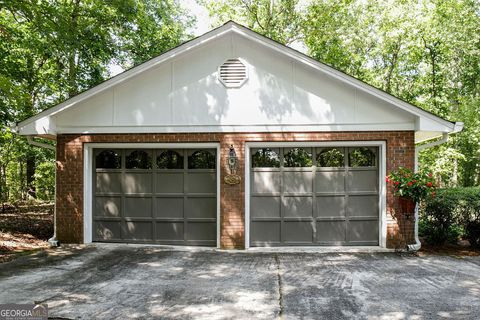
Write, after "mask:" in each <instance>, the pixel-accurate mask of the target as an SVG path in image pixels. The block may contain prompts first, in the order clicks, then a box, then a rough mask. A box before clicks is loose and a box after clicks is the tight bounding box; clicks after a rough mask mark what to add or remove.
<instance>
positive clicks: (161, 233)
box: [92, 148, 217, 246]
mask: <svg viewBox="0 0 480 320" xmlns="http://www.w3.org/2000/svg"><path fill="white" fill-rule="evenodd" d="M215 153H216V150H214V149H209V150H208V151H206V150H205V149H202V148H200V149H194V150H193V149H181V150H179V149H175V150H173V149H159V150H156V149H146V150H137V149H124V150H113V151H112V150H109V149H107V150H105V149H103V150H102V149H95V150H94V154H95V155H96V157H95V172H94V177H93V178H94V181H95V189H94V192H95V193H94V198H93V201H92V205H93V226H92V238H93V240H94V241H104V242H109V241H110V242H133V243H135V242H137V243H160V244H176V245H208V246H212V245H215V244H216V238H217V181H216V180H217V179H216V165H217V164H216V155H215ZM187 155H189V156H188V157H187Z"/></svg>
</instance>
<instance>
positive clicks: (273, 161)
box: [252, 148, 280, 168]
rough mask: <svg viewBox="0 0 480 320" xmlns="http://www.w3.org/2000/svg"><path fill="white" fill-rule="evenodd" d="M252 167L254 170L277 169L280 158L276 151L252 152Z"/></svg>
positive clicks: (260, 150) (261, 150)
mask: <svg viewBox="0 0 480 320" xmlns="http://www.w3.org/2000/svg"><path fill="white" fill-rule="evenodd" d="M254 152H255V153H254V154H253V156H252V166H253V167H254V168H279V167H280V157H279V151H278V149H270V148H263V149H258V150H257V151H254Z"/></svg>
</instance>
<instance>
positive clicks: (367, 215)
mask: <svg viewBox="0 0 480 320" xmlns="http://www.w3.org/2000/svg"><path fill="white" fill-rule="evenodd" d="M300 149H302V150H303V149H305V148H301V147H300V148H295V147H285V148H278V149H276V153H277V155H278V156H277V157H278V161H277V162H276V164H277V165H276V166H273V165H271V164H269V163H263V162H261V161H260V162H259V159H260V160H261V159H263V158H261V157H259V155H258V154H257V153H258V152H257V153H254V152H252V159H251V160H252V161H251V168H250V170H251V171H250V179H251V195H250V224H251V228H250V244H251V245H252V246H262V245H365V244H366V245H376V244H378V240H376V239H378V230H379V228H378V225H377V226H376V225H375V223H373V224H372V223H371V221H372V220H374V221H376V223H378V221H379V216H380V209H379V201H378V200H379V194H378V189H379V187H378V183H379V181H378V179H379V178H378V172H379V163H380V161H379V159H378V154H379V152H378V147H363V146H362V147H343V146H342V147H330V146H329V147H314V148H307V149H308V150H307V149H305V150H307V154H305V153H304V155H302V156H299V154H300V151H298V150H300ZM252 150H253V151H255V150H260V149H252ZM261 150H268V148H263V149H261ZM292 150H295V152H292ZM310 154H311V155H312V156H310ZM255 157H257V158H259V159H255ZM306 158H308V159H309V161H307V162H306V161H303V160H302V159H306ZM292 159H293V160H292ZM255 160H257V162H255ZM297 160H298V161H297ZM300 160H302V161H303V162H302V161H300ZM311 160H313V161H311ZM300 162H301V163H300ZM259 163H260V165H259ZM265 166H268V167H265ZM262 196H263V197H265V198H262ZM278 200H280V204H281V208H280V210H278Z"/></svg>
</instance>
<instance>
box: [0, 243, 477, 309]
mask: <svg viewBox="0 0 480 320" xmlns="http://www.w3.org/2000/svg"><path fill="white" fill-rule="evenodd" d="M0 288H1V290H0V303H7V302H11V303H32V302H33V301H37V302H42V303H47V304H48V305H49V308H50V315H51V317H53V318H68V319H70V318H71V319H76V318H80V319H99V318H105V319H128V318H161V319H171V318H173V319H188V318H191V319H230V318H232V319H275V318H278V319H280V318H283V319H300V318H304V319H352V318H353V319H356V318H358V319H438V318H454V319H478V318H479V317H480V257H470V258H455V257H446V256H428V257H416V256H413V255H409V254H403V255H400V254H395V253H368V254H354V253H344V254H340V253H336V254H332V253H328V254H320V253H258V252H255V253H251V252H248V253H244V252H233V253H232V252H216V251H174V250H168V249H162V248H159V247H138V246H127V245H121V246H103V245H102V246H91V247H87V248H85V249H81V250H73V251H70V250H65V249H63V250H62V249H60V250H56V251H50V252H48V253H40V254H37V255H31V256H26V257H22V258H20V259H18V260H16V261H13V262H10V263H5V264H2V265H0Z"/></svg>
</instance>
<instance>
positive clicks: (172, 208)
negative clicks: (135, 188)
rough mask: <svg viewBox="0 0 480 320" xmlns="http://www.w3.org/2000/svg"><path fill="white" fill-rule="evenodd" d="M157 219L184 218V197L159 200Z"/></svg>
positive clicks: (157, 200) (156, 212)
mask: <svg viewBox="0 0 480 320" xmlns="http://www.w3.org/2000/svg"><path fill="white" fill-rule="evenodd" d="M156 202H157V206H156V209H155V217H157V218H183V212H184V210H183V197H181V198H163V197H162V198H157V199H156Z"/></svg>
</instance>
